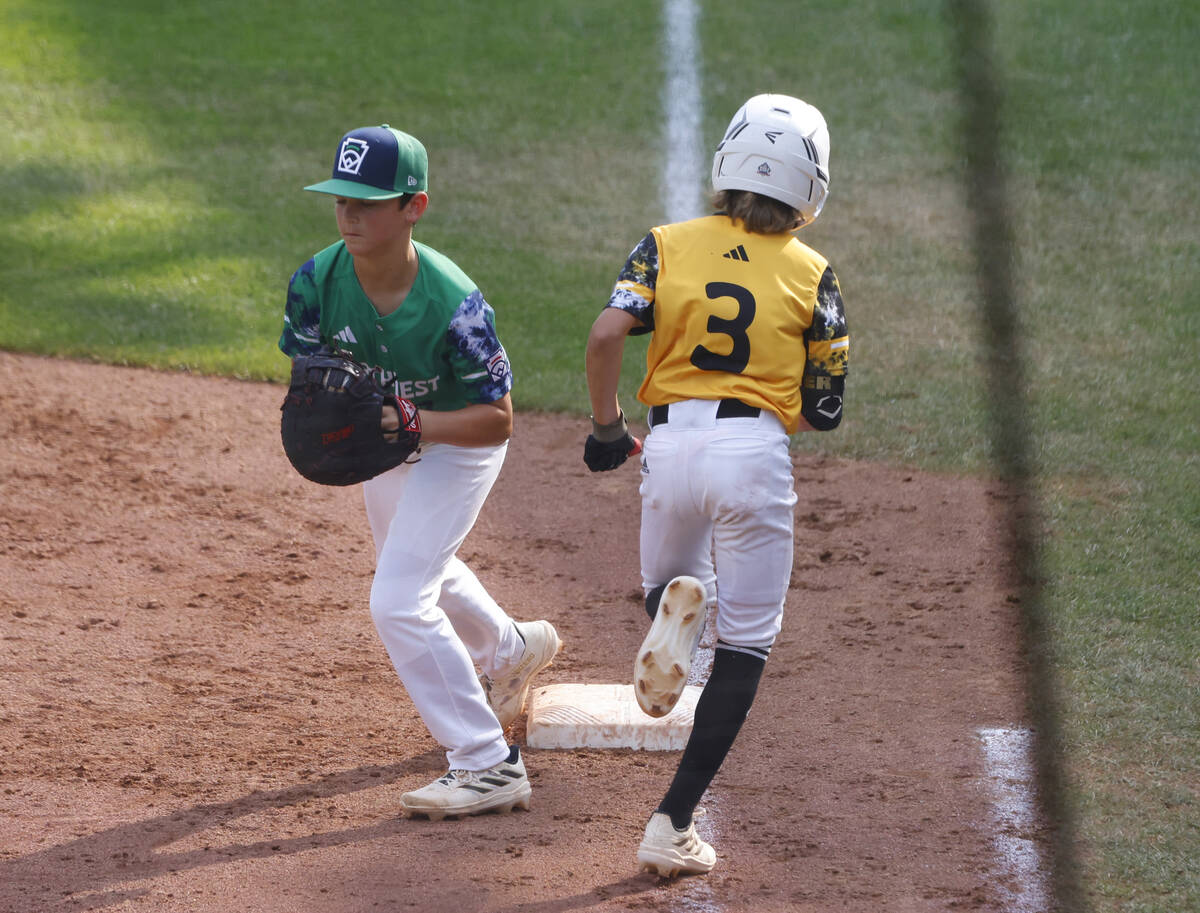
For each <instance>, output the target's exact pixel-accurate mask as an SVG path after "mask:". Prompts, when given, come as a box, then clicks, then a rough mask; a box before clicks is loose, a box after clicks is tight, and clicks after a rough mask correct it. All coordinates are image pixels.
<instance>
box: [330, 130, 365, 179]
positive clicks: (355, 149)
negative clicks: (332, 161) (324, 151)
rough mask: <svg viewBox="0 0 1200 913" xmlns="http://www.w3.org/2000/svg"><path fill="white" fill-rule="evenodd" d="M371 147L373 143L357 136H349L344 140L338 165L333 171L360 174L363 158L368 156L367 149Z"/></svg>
mask: <svg viewBox="0 0 1200 913" xmlns="http://www.w3.org/2000/svg"><path fill="white" fill-rule="evenodd" d="M370 148H371V144H370V143H368V142H367V141H366V140H365V139H359V138H358V137H355V136H348V137H346V138H345V139H344V140H342V151H341V152H339V153H338V160H337V165H336V166H335V167H334V169H333V171H334V173H335V174H337V173H339V172H340V173H341V174H358V169H359V168H361V167H362V163H363V159H364V158H366V157H367V150H368V149H370Z"/></svg>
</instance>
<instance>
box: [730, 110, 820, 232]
mask: <svg viewBox="0 0 1200 913" xmlns="http://www.w3.org/2000/svg"><path fill="white" fill-rule="evenodd" d="M712 184H713V189H714V190H749V191H752V192H754V193H759V194H762V195H763V196H767V197H771V198H772V199H775V200H779V201H780V202H782V203H786V204H787V205H788V206H791V207H792V208H793V209H795V210H796V211H797V212H799V213H800V217H801V223H800V224H801V225H807V224H808V223H809V222H812V221H813V220H814V219H816V218H817V216H818V215H820V213H821V209H822V208H823V207H824V205H825V198H826V197H827V195H828V193H829V129H828V128H827V127H826V125H825V118H824V117H823V116H822V115H821V112H820V111H818V110H817V109H816V108H815V107H813V106H812V105H810V104H808V103H807V102H803V101H801V100H800V99H798V98H793V97H791V96H789V95H756V96H754V97H753V98H751V99H750V100H749V101H747V102H746V103H745V104H744V105H742V107H741V108H739V109H738V112H737V113H736V114H735V115H734V116H733V119H732V120H731V121H730V122H729V127H728V128H727V129H726V131H725V136H724V137H723V138H722V140H721V142H720V143H719V144H718V145H717V150H716V153H715V155H714V156H713V168H712Z"/></svg>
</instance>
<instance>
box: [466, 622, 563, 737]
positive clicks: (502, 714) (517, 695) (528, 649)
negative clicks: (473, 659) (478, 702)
mask: <svg viewBox="0 0 1200 913" xmlns="http://www.w3.org/2000/svg"><path fill="white" fill-rule="evenodd" d="M516 625H517V630H518V631H520V632H521V637H523V638H524V640H525V650H524V652H523V653H522V654H521V658H520V659H518V660H517V661H516V663H514V664H513V665H512V666H510V667H509V668H508V669H505V670H504V671H503V672H500V673H498V674H497V675H496V677H495V678H494V679H493V678H488V677H487V676H486V675H481V676H479V683H480V684H481V685H483V692H484V694H486V695H487V702H488V706H490V707H491V708H492V712H493V713H495V714H496V719H498V720H499V721H500V728H501V729H507V728H508V727H509V726H511V725H512V723H513V721H514V720H516V718H517V717H519V716H520V715H521V714H522V713H524V712H525V699H526V698H527V697H528V696H529V685H530V683H531V682H532V681H533V677H534V676H535V675H537V674H538V673H539V672H541V671H542V670H543V669H545V668H546V667H547V666H548V665H550V663H552V662H553V661H554V656H555V654H557V653H558V651H559V650H561V649H562V641H561V640H559V639H558V632H557V631H555V630H554V625H552V624H550V622H548V621H518V622H517V623H516Z"/></svg>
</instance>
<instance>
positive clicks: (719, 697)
mask: <svg viewBox="0 0 1200 913" xmlns="http://www.w3.org/2000/svg"><path fill="white" fill-rule="evenodd" d="M765 665H766V660H765V659H764V658H763V657H761V656H752V655H750V654H748V653H740V652H736V651H733V650H726V649H722V648H721V647H720V646H718V647H717V649H716V650H715V651H714V655H713V667H712V674H711V675H709V677H708V682H707V683H706V684H705V686H704V690H703V691H702V692H701V693H700V699H699V700H698V701H697V702H696V714H695V720H694V722H693V723H692V734H691V736H690V737H689V738H688V743H687V747H686V748H684V750H683V757H682V758H680V759H679V768H678V769H677V770H676V771H675V779H674V780H672V781H671V786H670V788H669V789H668V790H667V794H666V796H664V797H663V800H662V803H661V804H660V805H659V806H658V811H660V812H664V813H666V814H667V815H669V816H670V817H671V823H672V824H673V825H675V827H676V828H677V829H683V828H685V827H687V826H688V824H690V823H691V820H692V814H693V813H694V812H695V810H696V806H697V805H699V804H700V797H701V796H703V795H704V791H705V790H706V789H708V785H709V783H711V782H712V779H713V777H715V776H716V774H717V771H718V770H719V769H720V767H721V764H722V762H723V761H724V760H725V756H726V755H727V754H728V753H729V749H730V748H731V747H732V745H733V740H734V739H736V738H737V734H738V732H739V731H740V730H741V728H742V723H744V722H745V721H746V714H748V713H749V712H750V705H751V704H753V703H754V695H755V693H756V692H757V691H758V681H759V679H760V678H761V677H762V671H763V667H764V666H765Z"/></svg>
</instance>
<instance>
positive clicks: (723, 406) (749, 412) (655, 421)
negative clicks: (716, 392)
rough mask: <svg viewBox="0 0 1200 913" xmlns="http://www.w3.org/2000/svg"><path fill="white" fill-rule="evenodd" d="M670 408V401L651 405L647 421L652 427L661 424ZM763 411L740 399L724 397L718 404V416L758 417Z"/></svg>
mask: <svg viewBox="0 0 1200 913" xmlns="http://www.w3.org/2000/svg"><path fill="white" fill-rule="evenodd" d="M670 409H671V406H670V404H669V403H668V404H667V405H665V406H651V407H650V414H649V415H648V416H647V417H646V423H647V424H648V425H649V426H650V427H651V428H653V427H654V426H655V425H661V424H662V423H663V422H665V421H666V420H667V413H668V412H670ZM761 413H762V410H761V409H759V408H758V406H747V405H746V404H745V403H743V402H742V401H741V400H740V399H723V400H721V403H720V405H718V406H717V418H758V416H759V415H760V414H761Z"/></svg>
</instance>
